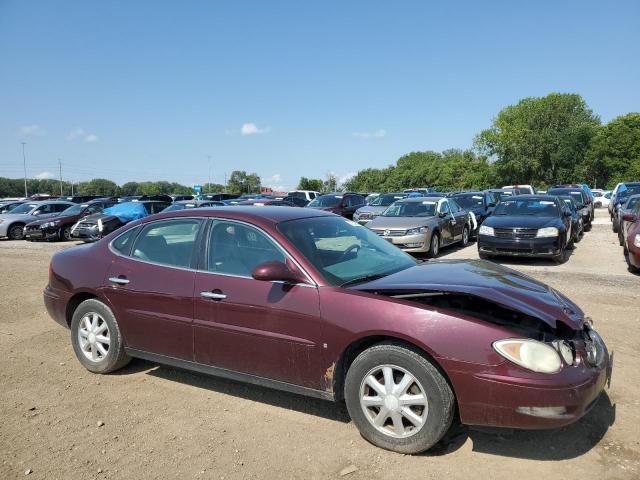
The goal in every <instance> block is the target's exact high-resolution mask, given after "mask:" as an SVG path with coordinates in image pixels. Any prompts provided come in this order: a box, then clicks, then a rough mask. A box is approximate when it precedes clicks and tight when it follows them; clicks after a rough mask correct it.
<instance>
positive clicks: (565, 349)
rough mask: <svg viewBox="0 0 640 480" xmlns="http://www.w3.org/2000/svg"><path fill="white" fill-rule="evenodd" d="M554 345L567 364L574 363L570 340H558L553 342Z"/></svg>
mask: <svg viewBox="0 0 640 480" xmlns="http://www.w3.org/2000/svg"><path fill="white" fill-rule="evenodd" d="M553 345H554V346H555V347H556V350H558V352H559V353H560V356H561V357H562V359H563V360H564V363H566V364H567V365H573V361H574V358H573V348H571V345H569V342H566V341H564V340H558V341H556V342H553Z"/></svg>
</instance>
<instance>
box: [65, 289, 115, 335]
mask: <svg viewBox="0 0 640 480" xmlns="http://www.w3.org/2000/svg"><path fill="white" fill-rule="evenodd" d="M92 298H93V299H96V300H99V301H101V302H103V303H104V304H105V305H107V306H109V303H108V302H107V301H106V300H105V299H103V298H101V297H100V296H98V295H96V294H95V293H94V292H86V291H83V292H78V293H76V294H74V295H73V296H72V297H71V298H70V299H69V301H68V302H67V306H66V308H65V314H64V318H65V321H66V322H67V327H69V328H71V320H72V319H73V313H74V312H75V311H76V309H77V308H78V305H80V304H81V303H82V302H84V301H85V300H90V299H92ZM109 308H111V307H109Z"/></svg>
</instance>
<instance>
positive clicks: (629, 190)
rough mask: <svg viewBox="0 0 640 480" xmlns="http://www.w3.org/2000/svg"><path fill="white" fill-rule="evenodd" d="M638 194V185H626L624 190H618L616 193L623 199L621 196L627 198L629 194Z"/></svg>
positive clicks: (639, 189)
mask: <svg viewBox="0 0 640 480" xmlns="http://www.w3.org/2000/svg"><path fill="white" fill-rule="evenodd" d="M638 194H640V185H632V186H630V187H627V189H626V190H623V191H622V192H620V193H619V194H618V197H619V198H620V199H623V198H628V197H630V196H631V195H638Z"/></svg>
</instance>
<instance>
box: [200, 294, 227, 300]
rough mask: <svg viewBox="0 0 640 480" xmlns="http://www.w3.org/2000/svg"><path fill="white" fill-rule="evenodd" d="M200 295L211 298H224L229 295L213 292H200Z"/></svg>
mask: <svg viewBox="0 0 640 480" xmlns="http://www.w3.org/2000/svg"><path fill="white" fill-rule="evenodd" d="M200 296H201V297H203V298H209V299H211V300H224V299H225V298H227V296H226V295H225V294H224V293H213V292H200Z"/></svg>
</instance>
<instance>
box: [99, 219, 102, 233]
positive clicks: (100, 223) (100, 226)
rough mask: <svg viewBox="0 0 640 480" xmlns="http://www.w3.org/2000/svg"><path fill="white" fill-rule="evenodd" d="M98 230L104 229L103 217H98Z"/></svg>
mask: <svg viewBox="0 0 640 480" xmlns="http://www.w3.org/2000/svg"><path fill="white" fill-rule="evenodd" d="M98 230H99V231H102V219H101V218H99V219H98Z"/></svg>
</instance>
